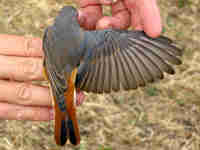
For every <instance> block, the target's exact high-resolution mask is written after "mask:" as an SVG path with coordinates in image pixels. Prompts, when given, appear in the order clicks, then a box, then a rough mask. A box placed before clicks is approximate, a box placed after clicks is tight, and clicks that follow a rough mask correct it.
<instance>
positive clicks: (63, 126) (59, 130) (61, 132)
mask: <svg viewBox="0 0 200 150" xmlns="http://www.w3.org/2000/svg"><path fill="white" fill-rule="evenodd" d="M67 120H68V117H67V116H66V115H65V114H64V113H62V112H61V111H60V109H59V108H58V105H57V103H55V129H54V130H55V131H54V136H55V140H56V144H58V145H60V146H63V145H65V143H66V141H67V139H68V130H67Z"/></svg>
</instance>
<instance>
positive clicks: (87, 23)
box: [78, 5, 103, 30]
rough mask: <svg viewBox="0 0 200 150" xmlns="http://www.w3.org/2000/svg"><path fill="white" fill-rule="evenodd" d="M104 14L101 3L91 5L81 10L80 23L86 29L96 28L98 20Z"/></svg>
mask: <svg viewBox="0 0 200 150" xmlns="http://www.w3.org/2000/svg"><path fill="white" fill-rule="evenodd" d="M102 16H103V13H102V7H101V5H91V6H87V7H84V8H80V10H79V17H78V20H79V24H80V26H81V27H83V28H85V29H86V30H94V29H95V28H96V23H97V21H98V20H99V19H100V18H101V17H102Z"/></svg>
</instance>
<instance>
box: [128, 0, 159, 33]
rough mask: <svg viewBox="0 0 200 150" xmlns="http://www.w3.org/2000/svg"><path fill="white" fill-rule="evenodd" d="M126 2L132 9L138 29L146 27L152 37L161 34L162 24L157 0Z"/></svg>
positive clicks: (133, 19) (133, 22) (133, 20)
mask: <svg viewBox="0 0 200 150" xmlns="http://www.w3.org/2000/svg"><path fill="white" fill-rule="evenodd" d="M125 4H126V6H127V8H128V9H129V10H130V11H131V14H132V25H133V26H135V27H136V28H138V29H144V31H145V32H146V33H147V34H148V35H149V36H151V37H157V36H159V35H160V33H161V31H162V25H161V18H160V12H159V9H158V7H157V4H156V0H148V1H146V0H139V1H132V0H126V1H125ZM135 22H136V23H135ZM152 22H153V23H152Z"/></svg>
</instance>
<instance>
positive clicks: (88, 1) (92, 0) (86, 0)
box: [76, 0, 115, 8]
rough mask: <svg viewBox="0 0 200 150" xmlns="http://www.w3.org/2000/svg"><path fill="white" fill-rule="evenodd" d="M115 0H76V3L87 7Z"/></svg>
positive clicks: (108, 3)
mask: <svg viewBox="0 0 200 150" xmlns="http://www.w3.org/2000/svg"><path fill="white" fill-rule="evenodd" d="M114 2H115V0H76V3H77V4H78V5H79V6H80V7H81V8H85V7H87V6H92V5H111V4H112V3H114Z"/></svg>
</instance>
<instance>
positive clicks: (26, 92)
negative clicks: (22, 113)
mask: <svg viewBox="0 0 200 150" xmlns="http://www.w3.org/2000/svg"><path fill="white" fill-rule="evenodd" d="M16 96H17V97H18V98H19V99H21V100H23V102H22V103H23V104H25V102H26V103H27V102H28V103H29V102H30V99H31V96H32V92H31V90H30V85H29V84H26V83H21V84H19V85H17V87H16ZM24 100H25V101H24Z"/></svg>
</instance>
